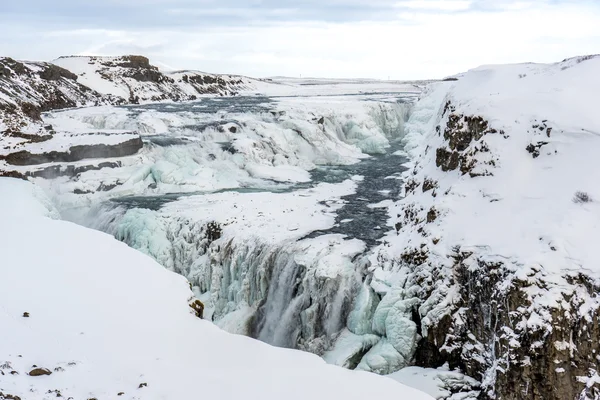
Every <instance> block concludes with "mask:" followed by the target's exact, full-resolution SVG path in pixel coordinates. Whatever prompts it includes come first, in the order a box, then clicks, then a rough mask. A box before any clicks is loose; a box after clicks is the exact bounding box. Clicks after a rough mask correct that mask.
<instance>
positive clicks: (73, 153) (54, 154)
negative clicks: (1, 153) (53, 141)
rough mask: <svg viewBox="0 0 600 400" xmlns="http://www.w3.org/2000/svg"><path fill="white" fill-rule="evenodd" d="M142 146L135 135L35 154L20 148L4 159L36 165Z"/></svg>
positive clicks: (121, 152) (131, 150)
mask: <svg viewBox="0 0 600 400" xmlns="http://www.w3.org/2000/svg"><path fill="white" fill-rule="evenodd" d="M142 146H143V143H142V139H141V138H140V137H137V138H134V139H130V140H127V141H124V142H122V143H118V144H114V145H107V144H94V145H77V146H72V147H71V148H69V151H66V152H60V151H50V152H47V153H37V154H36V153H30V152H29V151H26V150H22V151H17V152H14V153H10V154H8V155H7V156H5V157H4V159H5V160H6V162H8V163H9V164H12V165H36V164H44V163H50V162H56V161H60V162H72V161H79V160H83V159H86V158H108V157H124V156H128V155H131V154H135V153H137V152H138V150H140V149H141V148H142Z"/></svg>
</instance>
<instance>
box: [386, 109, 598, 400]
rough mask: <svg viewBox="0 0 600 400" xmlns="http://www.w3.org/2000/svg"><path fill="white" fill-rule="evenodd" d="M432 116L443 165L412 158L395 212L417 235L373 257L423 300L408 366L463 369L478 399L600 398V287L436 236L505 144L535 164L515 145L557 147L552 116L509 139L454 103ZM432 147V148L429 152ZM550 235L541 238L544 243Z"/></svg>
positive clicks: (577, 275) (404, 231)
mask: <svg viewBox="0 0 600 400" xmlns="http://www.w3.org/2000/svg"><path fill="white" fill-rule="evenodd" d="M434 118H435V117H434ZM437 118H438V121H440V124H438V125H437V127H436V128H435V132H433V133H432V135H431V137H437V139H431V140H430V141H429V142H428V144H429V145H428V146H427V149H426V150H425V154H424V155H423V156H422V158H423V159H425V160H431V162H433V163H434V164H435V165H436V166H437V168H438V171H437V172H436V171H434V170H433V169H431V168H428V169H425V167H423V165H426V162H427V161H423V160H419V162H416V163H415V167H414V170H413V171H412V173H411V179H410V180H409V181H407V184H406V195H407V197H406V199H405V200H403V201H402V203H401V206H400V207H399V209H398V211H397V216H398V217H397V219H396V220H395V226H396V231H397V232H398V235H401V236H403V237H405V238H410V242H412V245H411V244H409V243H406V244H404V249H403V252H402V254H401V256H400V257H399V259H398V258H393V257H390V258H388V255H387V253H386V252H385V249H383V250H381V253H380V254H378V259H379V260H380V265H381V266H382V267H383V270H384V271H386V273H391V272H394V273H398V274H401V275H402V276H405V277H406V281H405V282H403V284H402V289H401V290H404V291H409V290H410V291H412V293H413V297H412V298H413V299H414V300H415V301H416V305H415V306H414V310H415V311H416V312H415V313H414V314H413V315H412V321H413V322H414V323H415V324H417V325H418V328H419V332H420V335H421V339H420V340H419V342H418V346H417V349H416V351H415V353H414V358H413V360H412V363H414V364H415V365H418V366H424V367H432V368H436V367H440V366H441V365H443V364H444V363H448V365H449V366H450V367H451V368H453V369H460V370H461V371H463V372H465V373H466V374H467V375H468V376H471V377H473V378H475V379H477V380H478V381H479V382H481V384H482V386H481V393H480V394H479V398H480V399H502V400H542V399H577V400H579V399H598V398H600V384H599V382H600V381H599V380H598V379H597V376H598V375H597V371H598V370H599V368H600V361H599V360H600V358H599V357H598V354H600V328H599V325H598V322H599V321H598V315H599V313H600V303H599V301H598V300H599V297H600V296H599V295H600V283H599V282H598V280H597V279H596V278H595V277H593V276H590V275H587V272H585V271H581V270H579V269H577V268H575V269H574V270H569V269H568V268H565V269H564V270H562V271H558V272H555V271H553V272H548V271H547V270H546V268H545V266H544V265H543V262H542V263H530V264H527V267H525V266H524V262H523V261H522V260H519V259H516V258H514V257H512V258H511V257H505V256H502V255H499V254H498V253H495V252H494V250H493V249H492V248H490V247H489V246H485V245H483V244H482V245H480V246H465V245H464V244H460V243H447V244H446V246H447V248H451V249H452V251H451V252H450V253H444V251H443V250H440V248H439V247H436V245H438V243H440V240H441V241H442V242H443V241H444V240H446V241H447V240H448V238H447V237H444V235H443V233H442V234H441V238H440V237H439V236H438V235H440V234H439V233H438V232H439V225H438V224H440V223H443V221H444V219H445V218H447V215H446V214H447V212H446V210H448V208H449V207H448V204H449V202H452V201H453V199H452V195H453V191H454V190H455V186H456V185H459V183H462V182H464V185H465V186H468V187H472V185H473V182H468V183H467V182H466V181H471V178H474V177H478V176H480V177H481V176H482V177H484V178H480V179H492V177H493V173H494V172H495V169H496V168H499V166H500V160H501V157H502V154H504V156H505V157H507V156H506V153H507V150H506V149H504V148H503V147H502V146H505V147H509V146H513V147H514V148H517V147H518V149H519V150H518V151H520V152H522V157H523V159H525V160H527V159H529V160H531V157H529V156H528V155H527V153H526V152H525V151H524V149H523V147H522V146H521V144H520V143H523V141H529V140H531V143H532V144H531V145H529V146H527V149H526V150H527V151H528V152H529V153H531V155H532V156H533V158H534V159H535V161H533V162H534V163H535V162H538V161H539V158H540V157H541V156H542V155H546V156H547V157H552V156H554V154H555V151H554V150H552V151H550V150H548V151H546V152H545V153H544V152H543V151H540V149H541V148H542V146H546V145H548V146H549V147H551V146H552V144H551V143H550V140H549V139H547V138H549V137H550V135H552V136H554V134H555V132H556V129H554V130H553V129H552V128H551V127H549V125H548V123H547V122H546V121H545V120H544V121H543V122H541V123H540V122H534V125H533V126H532V128H531V129H529V130H526V131H524V132H522V133H521V132H520V133H521V134H522V135H530V136H531V137H526V138H520V139H519V140H520V141H519V142H517V143H518V144H515V143H514V142H512V141H511V140H512V138H511V136H512V134H514V130H513V131H512V132H511V136H509V135H508V134H507V133H505V132H504V131H503V130H501V129H495V128H493V127H492V124H491V123H490V122H489V121H488V120H486V119H485V118H483V117H481V116H478V115H469V114H467V113H462V112H460V111H459V107H458V106H456V107H455V106H454V105H453V104H452V102H451V101H448V102H447V103H445V105H444V106H443V107H442V109H440V110H439V114H438V117H437ZM539 136H543V137H544V140H539ZM432 143H436V145H435V146H436V147H434V146H433V145H432ZM491 143H493V145H492V144H491ZM431 149H435V151H434V152H431V155H430V154H429V152H430V151H431ZM544 150H545V147H544ZM525 162H528V161H525ZM532 168H533V167H532ZM439 171H441V172H442V173H440V172H439ZM455 171H460V173H461V174H460V175H459V174H456V172H455ZM450 174H453V175H451V176H452V178H448V175H450ZM464 175H466V176H464ZM433 176H435V179H434V177H433ZM443 179H445V183H444V184H442V183H441V182H442V180H443ZM459 180H460V181H459ZM449 182H451V183H449ZM420 186H421V187H422V190H417V188H418V187H420ZM480 187H486V186H485V185H481V186H480ZM482 191H483V190H482ZM479 195H481V194H479ZM429 196H430V197H429ZM457 196H458V197H459V198H463V197H467V196H476V194H473V193H466V194H465V193H464V192H463V193H460V195H457ZM484 198H485V199H487V200H484V201H483V204H494V203H495V202H499V201H502V199H501V198H500V197H496V196H495V195H490V194H484ZM458 201H463V200H458ZM575 203H577V202H576V201H575ZM423 205H425V206H423ZM482 209H483V210H486V211H485V212H489V213H493V212H494V211H493V209H491V208H490V209H486V208H482ZM473 212H476V211H475V209H474V210H473ZM479 213H481V214H483V213H484V211H481V210H480V211H479ZM440 221H441V222H440ZM455 223H459V224H460V221H458V222H457V221H455ZM464 229H468V228H467V227H465V228H464ZM488 229H490V230H494V229H499V228H496V227H495V226H489V227H488ZM547 240H549V239H546V238H545V237H539V241H540V242H544V241H547ZM548 246H549V247H548V248H549V251H550V252H551V254H552V252H557V251H558V249H557V246H556V245H554V244H553V243H550V244H549V245H548ZM434 249H435V250H434ZM548 260H550V259H546V262H549V261H548ZM388 296H389V294H388ZM382 301H385V297H384V299H383V300H382Z"/></svg>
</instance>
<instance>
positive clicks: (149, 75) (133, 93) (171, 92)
mask: <svg viewBox="0 0 600 400" xmlns="http://www.w3.org/2000/svg"><path fill="white" fill-rule="evenodd" d="M53 63H54V64H56V65H58V66H61V67H63V68H65V69H67V70H69V71H71V72H73V73H74V74H76V75H77V76H78V78H79V82H81V83H82V84H84V85H86V86H88V87H90V88H92V89H94V90H96V91H98V92H100V93H102V94H107V95H113V96H117V97H120V98H123V99H126V100H127V101H128V102H129V103H140V102H149V101H161V100H174V101H185V100H196V99H197V98H198V96H200V95H203V94H212V95H233V94H235V93H237V92H239V91H240V90H243V89H247V88H249V86H250V84H251V83H250V82H251V80H250V79H248V78H242V77H240V76H233V75H216V74H207V73H204V72H198V71H174V72H162V71H160V70H159V69H158V68H157V67H155V66H153V65H151V64H150V61H149V60H148V59H147V58H146V57H143V56H121V57H92V56H70V57H60V58H58V59H56V60H54V61H53Z"/></svg>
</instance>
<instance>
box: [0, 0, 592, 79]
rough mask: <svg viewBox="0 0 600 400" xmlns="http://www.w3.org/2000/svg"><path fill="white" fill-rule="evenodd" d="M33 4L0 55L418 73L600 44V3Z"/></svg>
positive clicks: (5, 31)
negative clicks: (137, 57) (138, 57)
mask: <svg viewBox="0 0 600 400" xmlns="http://www.w3.org/2000/svg"><path fill="white" fill-rule="evenodd" d="M32 2H33V4H31V3H32ZM32 2H28V3H27V4H25V2H11V3H10V4H2V5H0V33H1V34H2V37H3V40H2V41H1V42H0V53H2V54H5V55H10V56H13V57H16V58H23V59H53V58H56V57H58V56H60V55H64V54H84V53H85V54H101V55H108V54H123V53H142V54H146V55H148V56H149V57H151V59H153V60H156V61H160V62H162V63H165V64H169V65H172V66H174V67H177V68H191V69H201V70H205V71H212V72H224V73H240V74H246V75H254V76H269V75H290V76H299V75H300V74H302V75H303V76H308V75H311V76H326V77H375V78H387V77H391V78H394V79H416V78H431V77H443V76H447V75H450V74H454V73H457V72H460V71H463V70H466V69H468V68H472V67H475V66H478V65H481V64H492V63H507V62H522V61H538V62H551V61H558V60H560V59H563V58H566V57H568V56H573V55H577V54H585V53H595V52H598V48H600V26H599V25H600V24H598V23H597V21H598V20H600V6H599V5H598V4H597V3H596V2H593V1H569V2H557V1H553V0H537V1H510V0H493V1H492V0H472V1H467V0H464V1H463V0H448V1H441V0H403V1H398V0H394V1H388V0H374V1H371V2H368V3H366V2H364V1H358V0H343V1H342V0H321V1H317V0H298V1H275V0H263V1H259V0H256V1H240V0H222V1H213V0H202V1H197V0H194V1H192V0H169V1H167V0H153V1H142V0H129V1H128V2H123V1H120V0H119V1H117V0H108V1H104V2H101V1H91V0H90V1H86V2H82V1H75V0H55V1H54V2H47V1H46V2H41V1H40V0H33V1H32ZM4 3H7V2H4Z"/></svg>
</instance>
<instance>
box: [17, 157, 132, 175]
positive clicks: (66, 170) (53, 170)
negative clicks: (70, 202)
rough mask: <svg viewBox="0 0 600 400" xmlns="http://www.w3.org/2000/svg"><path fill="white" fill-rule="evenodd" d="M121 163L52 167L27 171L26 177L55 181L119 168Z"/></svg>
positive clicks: (107, 162) (106, 162)
mask: <svg viewBox="0 0 600 400" xmlns="http://www.w3.org/2000/svg"><path fill="white" fill-rule="evenodd" d="M120 166H121V163H120V162H119V161H116V162H109V161H105V162H101V163H100V164H98V165H82V166H78V167H76V166H74V165H67V166H66V167H63V166H60V165H52V166H50V167H46V168H43V169H40V170H36V171H27V173H26V176H28V177H32V178H45V179H54V178H58V177H59V176H68V177H73V176H75V175H78V174H81V173H83V172H86V171H96V170H100V169H102V168H119V167H120Z"/></svg>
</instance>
